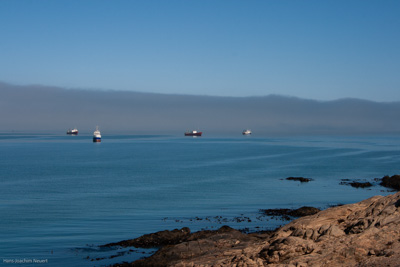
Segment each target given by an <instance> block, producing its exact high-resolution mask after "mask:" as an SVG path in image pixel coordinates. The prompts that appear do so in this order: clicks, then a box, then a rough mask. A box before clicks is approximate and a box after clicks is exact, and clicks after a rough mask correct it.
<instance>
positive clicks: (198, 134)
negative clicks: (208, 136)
mask: <svg viewBox="0 0 400 267" xmlns="http://www.w3.org/2000/svg"><path fill="white" fill-rule="evenodd" d="M202 134H203V132H198V131H195V130H194V131H187V132H185V136H201V135H202Z"/></svg>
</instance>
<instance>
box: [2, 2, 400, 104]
mask: <svg viewBox="0 0 400 267" xmlns="http://www.w3.org/2000/svg"><path fill="white" fill-rule="evenodd" d="M399 14H400V1H390V0H386V1H378V0H376V1H368V0H354V1H347V0H346V1H344V0H343V1H341V0H331V1H329V0H327V1H320V0H318V1H313V0H307V1H295V0H293V1H285V0H281V1H277V0H276V1H266V0H265V1H264V0H262V1H257V0H252V1H244V0H243V1H235V0H218V1H211V0H201V1H194V0H193V1H177V0H168V1H165V0H163V1H151V0H149V1H133V0H132V1H128V0H125V1H123V0H113V1H101V0H85V1H81V0H65V1H63V0H57V1H54V0H37V1H34V0H0V81H4V82H7V83H12V84H20V85H26V84H42V85H53V86H61V87H68V88H89V89H90V88H93V89H98V88H100V89H116V90H132V91H139V92H156V93H167V94H170V93H176V94H195V95H216V96H260V95H269V94H281V95H290V96H297V97H302V98H310V99H318V100H332V99H338V98H345V97H356V98H362V99H370V100H374V101H399V100H400V90H399V89H400V75H399V70H400V52H399V50H400V49H399V48H400V30H399V29H400V15H399Z"/></svg>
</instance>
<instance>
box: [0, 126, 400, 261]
mask: <svg viewBox="0 0 400 267" xmlns="http://www.w3.org/2000/svg"><path fill="white" fill-rule="evenodd" d="M0 151H1V153H0V178H1V180H0V200H1V202H0V211H1V220H0V236H1V239H2V242H1V243H0V252H1V253H0V254H1V256H2V259H3V261H2V264H3V265H4V264H5V265H7V264H8V263H7V261H5V260H14V261H15V260H24V259H25V260H32V259H37V260H47V261H48V263H47V264H50V266H103V265H107V264H112V263H117V262H122V261H131V260H134V259H138V258H140V257H144V256H148V255H150V254H151V253H153V252H154V249H153V250H143V249H136V248H127V249H118V248H115V249H100V248H99V247H98V246H99V245H103V244H106V243H110V242H118V241H121V240H125V239H131V238H135V237H138V236H140V235H143V234H147V233H151V232H156V231H161V230H165V229H169V230H172V229H175V228H182V227H185V226H187V227H189V228H190V229H191V230H192V231H198V230H201V229H211V230H212V229H217V228H219V227H221V226H222V225H229V226H231V227H234V228H237V229H245V228H248V229H247V230H248V231H258V230H270V229H274V228H275V227H277V226H279V225H282V224H285V223H287V221H283V220H281V219H280V218H278V217H276V218H271V217H266V216H262V214H261V213H260V212H259V210H260V209H270V208H299V207H301V206H313V207H318V208H327V207H328V206H329V205H335V204H338V203H341V204H347V203H353V202H358V201H360V200H363V199H365V198H368V197H371V196H373V195H377V194H379V195H387V194H391V192H389V191H388V190H387V189H386V188H383V187H380V186H379V185H376V184H377V183H374V185H375V186H373V187H371V188H365V189H361V188H358V189H357V188H353V187H351V186H346V185H340V182H341V180H342V179H350V180H356V179H358V180H360V181H370V182H372V183H373V178H376V177H379V178H381V177H383V176H384V175H393V174H397V173H400V171H399V166H400V138H399V137H397V136H372V137H371V136H354V137H349V136H347V137H342V136H334V137H326V136H325V137H318V136H313V137H281V138H276V137H257V136H237V137H229V138H226V137H218V136H215V137H208V136H203V137H201V138H192V137H181V136H162V135H107V134H105V133H103V140H102V142H101V143H92V142H91V136H89V135H86V136H85V135H78V136H64V135H40V134H0ZM291 176H292V177H298V176H302V177H308V178H312V179H313V180H312V181H310V182H308V183H300V182H298V181H288V180H285V178H287V177H291Z"/></svg>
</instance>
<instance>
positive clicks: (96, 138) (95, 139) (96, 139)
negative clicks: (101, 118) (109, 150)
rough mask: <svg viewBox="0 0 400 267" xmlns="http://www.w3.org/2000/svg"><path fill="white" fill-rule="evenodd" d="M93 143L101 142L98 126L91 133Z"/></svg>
mask: <svg viewBox="0 0 400 267" xmlns="http://www.w3.org/2000/svg"><path fill="white" fill-rule="evenodd" d="M93 142H95V143H97V142H101V134H100V131H99V126H96V131H94V132H93Z"/></svg>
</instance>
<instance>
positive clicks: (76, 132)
mask: <svg viewBox="0 0 400 267" xmlns="http://www.w3.org/2000/svg"><path fill="white" fill-rule="evenodd" d="M67 134H70V135H77V134H78V129H76V128H74V129H72V130H71V129H68V131H67Z"/></svg>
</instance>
